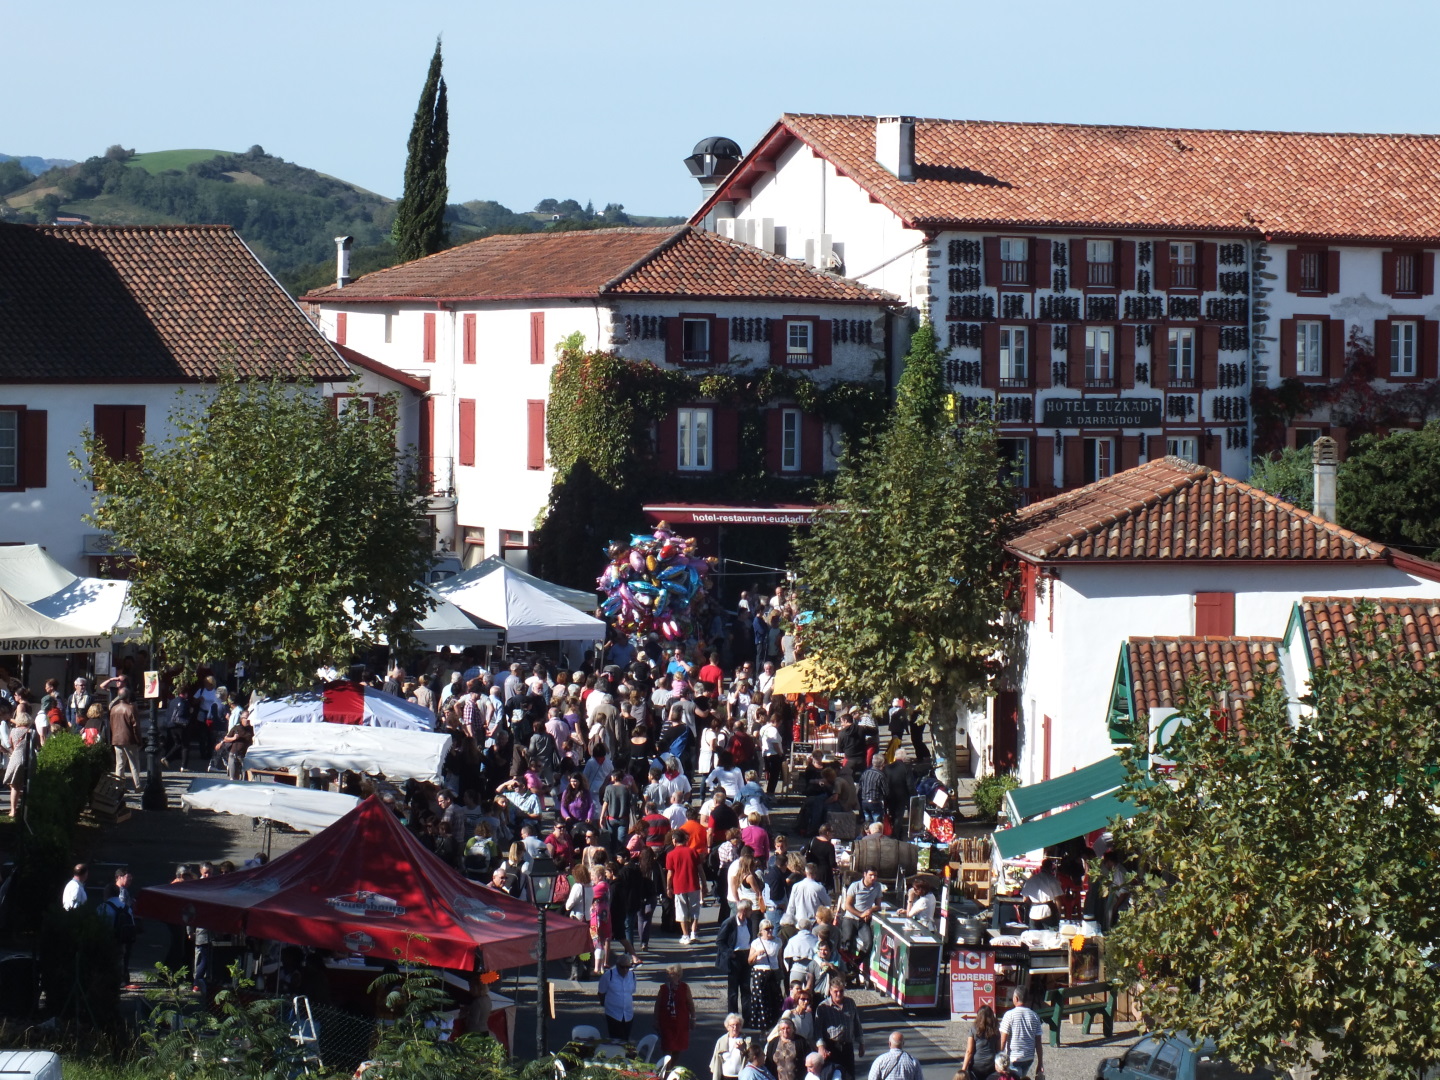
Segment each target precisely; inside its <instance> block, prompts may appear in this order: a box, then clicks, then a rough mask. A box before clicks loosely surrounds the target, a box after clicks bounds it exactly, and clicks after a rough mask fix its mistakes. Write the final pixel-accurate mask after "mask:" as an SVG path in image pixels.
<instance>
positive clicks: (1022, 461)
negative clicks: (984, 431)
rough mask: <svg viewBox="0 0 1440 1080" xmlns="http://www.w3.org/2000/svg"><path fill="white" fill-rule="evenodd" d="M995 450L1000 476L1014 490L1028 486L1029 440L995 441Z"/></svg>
mask: <svg viewBox="0 0 1440 1080" xmlns="http://www.w3.org/2000/svg"><path fill="white" fill-rule="evenodd" d="M996 450H998V451H999V455H1000V475H1001V477H1002V478H1003V479H1006V480H1008V481H1010V483H1011V485H1012V486H1014V487H1016V488H1028V487H1029V486H1030V440H1029V439H997V440H996Z"/></svg>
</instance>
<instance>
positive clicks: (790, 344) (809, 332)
mask: <svg viewBox="0 0 1440 1080" xmlns="http://www.w3.org/2000/svg"><path fill="white" fill-rule="evenodd" d="M814 359H815V324H814V323H813V322H807V321H805V320H800V321H798V322H791V323H786V324H785V363H787V364H796V365H804V364H809V363H812V362H813V361H814Z"/></svg>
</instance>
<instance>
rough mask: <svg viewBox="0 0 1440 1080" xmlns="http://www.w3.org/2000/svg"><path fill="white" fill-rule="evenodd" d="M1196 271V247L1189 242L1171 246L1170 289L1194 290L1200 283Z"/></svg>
mask: <svg viewBox="0 0 1440 1080" xmlns="http://www.w3.org/2000/svg"><path fill="white" fill-rule="evenodd" d="M1197 275H1198V271H1197V270H1196V269H1195V245H1194V244H1193V243H1191V242H1189V241H1184V242H1179V243H1172V244H1171V245H1170V287H1171V288H1174V289H1193V288H1195V286H1196V285H1197V284H1198V282H1199V277H1198V276H1197Z"/></svg>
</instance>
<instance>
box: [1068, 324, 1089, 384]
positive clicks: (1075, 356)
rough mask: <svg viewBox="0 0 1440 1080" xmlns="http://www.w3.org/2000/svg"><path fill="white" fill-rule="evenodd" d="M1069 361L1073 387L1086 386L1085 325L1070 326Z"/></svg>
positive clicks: (1070, 378)
mask: <svg viewBox="0 0 1440 1080" xmlns="http://www.w3.org/2000/svg"><path fill="white" fill-rule="evenodd" d="M1066 353H1067V356H1068V360H1069V368H1070V373H1069V379H1068V380H1067V381H1068V382H1069V384H1070V385H1071V386H1084V385H1085V324H1084V323H1071V324H1070V341H1069V343H1068V346H1067V348H1066Z"/></svg>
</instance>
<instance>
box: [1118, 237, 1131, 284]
mask: <svg viewBox="0 0 1440 1080" xmlns="http://www.w3.org/2000/svg"><path fill="white" fill-rule="evenodd" d="M1115 246H1116V248H1118V249H1119V250H1118V251H1117V253H1116V254H1117V256H1118V259H1117V261H1118V262H1119V266H1118V267H1117V268H1116V269H1117V270H1118V272H1119V274H1120V277H1119V279H1118V280H1117V284H1118V285H1119V286H1120V289H1121V290H1122V291H1124V290H1129V289H1133V288H1135V241H1134V240H1120V241H1117V242H1116V244H1115Z"/></svg>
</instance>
